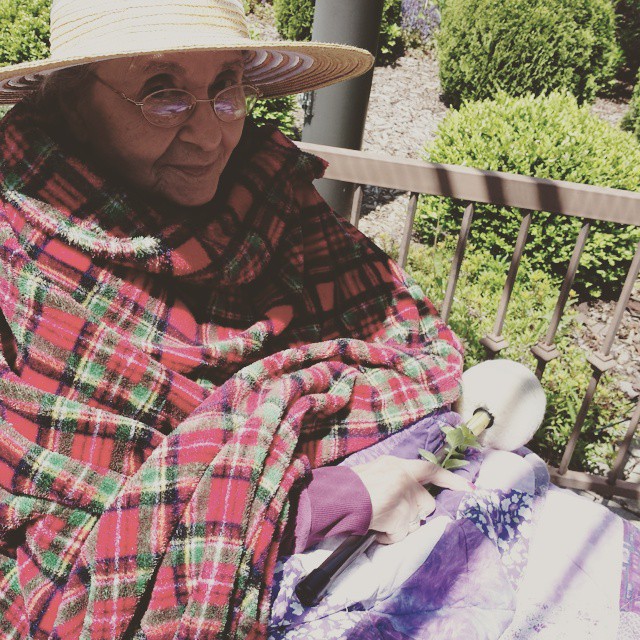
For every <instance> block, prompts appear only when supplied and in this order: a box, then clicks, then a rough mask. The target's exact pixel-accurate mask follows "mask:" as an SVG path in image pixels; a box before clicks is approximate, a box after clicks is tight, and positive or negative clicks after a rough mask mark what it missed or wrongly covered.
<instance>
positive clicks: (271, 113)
mask: <svg viewBox="0 0 640 640" xmlns="http://www.w3.org/2000/svg"><path fill="white" fill-rule="evenodd" d="M295 109H296V98H295V96H284V97H283V98H267V99H262V100H258V102H257V103H256V105H255V107H254V108H253V111H252V113H251V119H252V120H253V121H254V122H255V123H256V124H258V125H263V124H272V125H274V126H276V127H278V129H280V131H282V133H284V135H285V136H288V137H289V138H293V139H294V140H296V139H299V138H300V135H299V132H298V130H297V129H296V126H295V117H294V112H295Z"/></svg>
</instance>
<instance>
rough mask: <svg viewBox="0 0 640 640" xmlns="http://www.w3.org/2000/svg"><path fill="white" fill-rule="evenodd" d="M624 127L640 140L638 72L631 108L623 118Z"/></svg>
mask: <svg viewBox="0 0 640 640" xmlns="http://www.w3.org/2000/svg"><path fill="white" fill-rule="evenodd" d="M622 127H623V129H626V130H627V131H631V133H633V134H634V135H635V137H636V138H637V139H638V141H640V73H638V81H637V82H636V86H635V88H634V89H633V95H632V96H631V102H630V103H629V110H628V111H627V113H626V114H625V116H624V119H623V120H622Z"/></svg>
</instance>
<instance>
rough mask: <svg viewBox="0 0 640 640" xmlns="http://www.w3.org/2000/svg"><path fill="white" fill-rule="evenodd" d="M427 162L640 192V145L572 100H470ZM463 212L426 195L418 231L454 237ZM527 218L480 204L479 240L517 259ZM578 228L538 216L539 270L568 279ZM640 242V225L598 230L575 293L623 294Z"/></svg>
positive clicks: (534, 254) (533, 256) (475, 231)
mask: <svg viewBox="0 0 640 640" xmlns="http://www.w3.org/2000/svg"><path fill="white" fill-rule="evenodd" d="M447 1H448V2H449V1H452V0H447ZM425 157H426V159H427V160H429V161H431V162H439V163H446V164H459V165H466V166H472V167H476V168H478V169H486V170H493V171H504V172H509V173H519V174H523V175H529V176H537V177H539V178H551V179H556V180H567V181H570V182H578V183H585V184H592V185H596V186H603V187H614V188H618V189H627V190H631V191H638V190H640V145H639V144H638V142H637V140H635V138H634V137H633V136H632V135H631V134H629V133H627V132H624V131H621V130H620V129H618V128H617V127H614V126H612V125H610V124H609V123H607V122H605V121H603V120H601V119H599V118H598V117H596V116H593V115H591V114H590V112H589V109H588V107H586V106H582V107H581V106H579V105H578V103H577V101H576V99H575V98H574V97H573V96H570V95H566V94H559V93H553V94H551V95H550V96H547V97H544V96H539V97H533V96H531V95H530V96H525V97H522V98H513V97H509V96H507V95H506V94H504V93H502V94H500V95H499V96H498V97H497V98H496V99H495V100H486V101H482V102H475V103H467V104H465V105H463V106H462V107H461V109H460V110H459V111H451V112H449V114H448V115H447V117H446V118H445V119H444V120H443V121H442V123H441V124H440V127H439V128H438V133H437V138H436V140H435V141H434V142H433V144H432V145H431V146H430V147H428V148H427V150H426V156H425ZM462 213H463V206H462V205H461V204H460V203H459V202H454V201H452V200H451V199H442V198H434V197H427V198H423V199H421V202H420V205H419V209H418V212H417V217H416V230H417V232H418V234H419V235H420V236H421V237H422V238H423V239H424V240H427V241H429V242H432V241H433V240H434V236H435V237H438V236H439V234H440V233H443V234H445V235H449V234H454V233H456V234H457V232H458V229H459V226H460V222H461V219H462ZM521 216H522V214H521V212H520V211H518V210H513V209H507V208H503V207H497V206H492V205H483V204H478V205H477V207H476V218H475V223H474V225H473V226H472V231H471V240H472V242H473V243H474V244H476V245H477V246H478V247H479V248H486V249H490V250H492V251H497V252H499V253H503V254H510V253H511V252H512V250H513V245H514V242H515V238H516V236H517V233H518V228H519V225H520V220H521ZM580 226H581V223H580V220H579V219H577V218H573V217H569V216H566V217H565V216H555V215H552V214H548V213H536V214H535V215H534V217H533V223H532V225H531V229H530V232H529V240H528V242H527V252H528V255H529V257H530V260H531V263H532V266H533V267H534V268H538V269H542V270H544V271H546V272H547V273H552V274H563V273H564V271H565V269H566V265H567V263H568V261H569V258H570V256H571V253H572V251H573V245H574V241H575V237H576V235H577V233H578V231H579V229H580ZM639 239H640V228H638V227H630V226H619V225H614V224H611V223H608V224H607V223H598V224H593V225H592V228H591V233H590V236H589V240H588V242H587V245H586V248H585V251H584V253H583V255H582V259H581V266H580V269H579V270H578V274H577V278H576V283H575V286H576V289H577V290H578V291H580V292H581V293H582V294H588V295H589V296H593V297H597V296H599V295H602V294H603V293H604V294H606V295H610V294H612V293H614V292H615V291H617V290H618V289H619V287H620V285H621V283H622V282H623V280H624V277H625V275H626V271H627V268H628V265H629V263H630V261H631V259H632V257H633V253H634V249H635V245H636V243H637V242H638V240H639Z"/></svg>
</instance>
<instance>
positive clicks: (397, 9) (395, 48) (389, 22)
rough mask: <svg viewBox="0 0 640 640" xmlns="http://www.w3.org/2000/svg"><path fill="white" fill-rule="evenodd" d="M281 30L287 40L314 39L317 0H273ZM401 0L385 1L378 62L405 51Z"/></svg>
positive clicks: (380, 62)
mask: <svg viewBox="0 0 640 640" xmlns="http://www.w3.org/2000/svg"><path fill="white" fill-rule="evenodd" d="M273 8H274V13H275V18H276V27H277V29H278V33H279V34H280V35H281V36H282V37H283V38H286V39H287V40H311V30H312V27H313V16H314V13H315V0H273ZM401 22H402V0H385V2H384V8H383V11H382V24H381V26H380V38H379V40H378V55H377V58H376V64H389V63H391V62H393V61H394V60H395V59H396V58H397V57H398V56H399V55H401V54H402V52H403V51H404V41H403V36H402V27H401V26H400V24H401Z"/></svg>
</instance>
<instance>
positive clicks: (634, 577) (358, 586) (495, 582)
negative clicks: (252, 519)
mask: <svg viewBox="0 0 640 640" xmlns="http://www.w3.org/2000/svg"><path fill="white" fill-rule="evenodd" d="M458 419H459V418H458V416H457V415H456V414H454V413H451V412H439V413H437V414H435V415H433V416H430V417H429V418H427V419H425V420H423V421H422V422H421V423H418V424H417V425H415V426H414V427H412V428H411V429H410V430H407V431H406V432H403V433H402V434H397V435H396V436H393V437H392V438H389V439H388V440H387V441H385V442H383V443H380V444H379V445H376V446H375V447H372V448H371V449H369V450H367V451H364V452H360V453H358V454H356V455H355V456H352V457H351V458H349V459H348V460H347V461H345V464H358V463H360V462H363V461H364V460H366V459H370V458H371V457H375V456H376V455H381V454H382V453H393V454H395V455H401V456H403V457H410V456H413V455H417V450H418V448H421V447H422V448H427V449H430V450H435V449H436V448H437V446H438V441H439V434H440V427H441V426H442V425H447V424H449V425H456V424H457V422H458ZM469 458H470V464H469V466H468V467H467V468H466V469H464V470H462V471H459V472H458V473H464V474H468V477H470V478H472V479H473V480H474V482H475V484H476V485H477V487H478V489H477V491H474V492H468V493H460V492H453V491H448V490H446V491H442V492H441V493H440V494H439V495H438V497H437V509H436V511H435V513H434V514H433V515H432V516H430V517H429V518H428V519H427V521H426V522H425V523H424V524H423V526H421V527H420V528H419V529H418V530H417V531H416V532H414V533H412V534H411V535H409V536H408V537H407V538H406V539H405V540H403V541H402V542H399V543H397V544H394V545H388V546H385V545H378V544H374V545H373V546H372V547H370V549H369V550H368V551H367V552H366V553H365V554H363V555H362V556H360V557H359V558H358V559H357V560H356V561H355V562H354V564H353V565H351V567H349V569H347V570H346V571H345V572H344V573H343V574H342V575H341V576H340V577H339V578H338V579H337V580H336V582H335V583H334V585H333V586H332V588H331V589H330V591H329V592H328V593H327V595H326V596H325V597H324V599H323V600H322V602H320V603H319V604H318V605H316V606H315V607H311V608H304V607H303V606H302V605H301V604H300V603H299V602H298V600H297V598H296V596H295V594H294V590H295V586H296V585H297V583H298V581H299V580H300V579H301V578H302V577H304V576H305V575H307V574H308V573H309V572H310V571H311V570H312V569H314V568H316V567H317V566H318V565H320V564H321V562H322V561H323V560H324V559H325V558H326V557H327V556H328V555H329V554H330V553H331V551H332V550H333V549H335V547H336V546H338V544H340V542H341V541H342V538H338V537H336V538H333V539H330V540H326V541H324V542H323V543H322V544H321V545H319V546H318V547H316V548H314V549H312V550H309V551H307V552H305V553H302V554H296V555H293V556H291V557H289V558H284V559H282V560H281V561H280V563H279V566H278V568H277V572H276V586H275V589H274V595H273V607H272V614H271V623H270V635H269V638H270V640H285V639H286V640H302V639H305V640H313V639H316V638H317V639H318V640H333V639H338V638H340V639H343V638H344V639H348V640H378V639H380V640H382V639H384V640H407V639H414V638H416V639H418V638H419V639H423V638H424V639H426V638H431V639H432V638H437V639H438V640H447V639H453V638H455V639H464V640H489V639H494V638H500V639H501V640H524V639H532V640H533V639H536V640H564V639H567V640H576V639H580V640H596V639H597V640H607V639H611V640H623V639H627V638H629V639H631V638H633V639H635V640H638V639H639V638H640V529H637V528H635V527H634V526H633V525H632V524H630V523H628V522H626V521H624V520H622V519H620V518H619V517H618V516H616V515H614V514H613V513H611V512H610V511H609V510H607V509H606V508H604V507H602V506H601V505H598V504H595V503H592V502H590V501H589V500H586V499H584V498H581V497H579V496H576V495H575V494H573V493H572V492H570V491H566V490H561V489H558V488H556V487H554V486H553V485H551V484H550V481H549V474H548V472H547V468H546V465H545V464H544V462H543V461H542V460H541V459H540V458H539V457H538V456H536V455H535V454H533V453H531V452H530V451H529V450H527V449H524V448H523V449H521V450H519V451H516V452H513V453H512V452H504V451H483V452H473V453H472V454H471V455H470V457H469Z"/></svg>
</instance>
